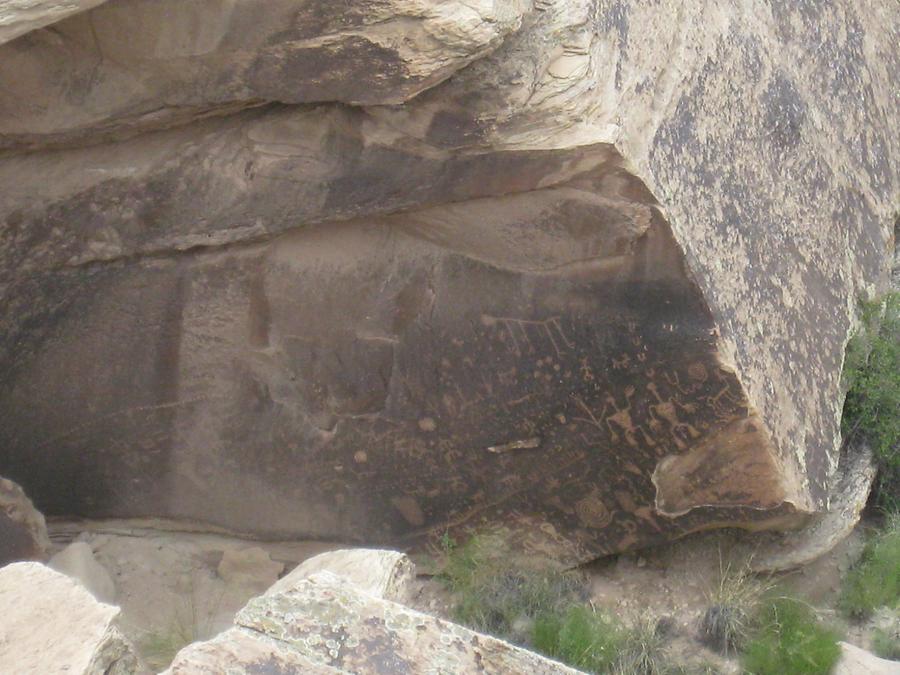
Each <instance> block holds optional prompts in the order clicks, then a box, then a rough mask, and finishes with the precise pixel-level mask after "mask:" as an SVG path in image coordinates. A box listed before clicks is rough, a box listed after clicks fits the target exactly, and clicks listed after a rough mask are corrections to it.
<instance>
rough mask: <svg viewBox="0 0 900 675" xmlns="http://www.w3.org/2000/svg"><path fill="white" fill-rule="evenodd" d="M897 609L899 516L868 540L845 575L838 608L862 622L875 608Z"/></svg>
mask: <svg viewBox="0 0 900 675" xmlns="http://www.w3.org/2000/svg"><path fill="white" fill-rule="evenodd" d="M898 606H900V516H898V515H895V516H894V517H892V518H891V519H890V520H889V521H888V523H887V525H886V527H885V529H884V530H883V531H882V532H881V533H879V534H878V535H877V536H876V537H875V538H874V539H872V540H871V541H870V542H869V543H868V544H867V545H866V548H865V549H864V551H863V555H862V557H861V558H860V561H859V563H857V564H856V565H855V566H854V567H853V568H852V569H851V570H850V572H849V573H848V574H847V577H846V579H845V580H844V585H843V588H842V589H841V598H840V607H841V609H843V610H844V612H846V613H847V614H849V615H850V616H852V617H854V618H857V619H862V618H866V617H868V616H870V615H871V614H872V612H873V611H875V610H876V609H878V608H879V607H888V608H897V607H898Z"/></svg>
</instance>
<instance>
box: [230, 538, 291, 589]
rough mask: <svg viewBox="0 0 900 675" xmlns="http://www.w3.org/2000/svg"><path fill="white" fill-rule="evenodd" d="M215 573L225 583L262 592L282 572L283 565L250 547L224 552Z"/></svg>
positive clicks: (254, 547) (259, 550)
mask: <svg viewBox="0 0 900 675" xmlns="http://www.w3.org/2000/svg"><path fill="white" fill-rule="evenodd" d="M217 571H218V573H219V577H221V578H222V579H223V580H224V581H225V582H226V583H229V584H235V585H238V586H250V587H252V588H259V589H260V590H264V589H266V588H268V587H269V586H271V585H272V584H274V583H275V581H276V580H277V579H278V575H279V574H281V573H282V571H284V563H280V562H275V561H274V560H272V558H270V557H269V554H268V552H267V551H265V550H263V549H261V548H259V547H257V546H251V547H249V548H243V549H228V550H227V551H225V552H224V553H223V554H222V560H220V561H219V566H218V568H217Z"/></svg>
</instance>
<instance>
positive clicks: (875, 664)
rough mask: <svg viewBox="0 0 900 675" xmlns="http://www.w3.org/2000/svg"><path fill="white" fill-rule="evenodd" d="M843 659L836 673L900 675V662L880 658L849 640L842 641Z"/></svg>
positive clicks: (844, 674)
mask: <svg viewBox="0 0 900 675" xmlns="http://www.w3.org/2000/svg"><path fill="white" fill-rule="evenodd" d="M840 645H841V652H842V653H841V660H840V661H838V664H837V666H835V669H834V675H900V663H898V662H897V661H888V660H886V659H880V658H878V657H877V656H875V655H874V654H871V653H869V652H867V651H866V650H865V649H860V648H859V647H856V646H855V645H851V644H849V643H847V642H841V643H840Z"/></svg>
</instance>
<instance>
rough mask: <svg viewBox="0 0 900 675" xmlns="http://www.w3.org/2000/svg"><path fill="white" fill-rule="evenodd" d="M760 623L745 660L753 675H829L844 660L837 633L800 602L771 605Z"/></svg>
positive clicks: (777, 601) (786, 600)
mask: <svg viewBox="0 0 900 675" xmlns="http://www.w3.org/2000/svg"><path fill="white" fill-rule="evenodd" d="M758 621H759V624H758V625H759V628H758V633H757V635H756V637H755V638H754V639H753V640H752V641H750V642H749V643H748V645H747V647H746V649H745V651H744V654H743V659H742V661H743V665H744V669H745V670H746V672H747V673H748V674H750V675H827V674H828V673H829V672H830V671H831V669H832V668H833V667H834V665H835V664H836V663H837V661H838V659H839V658H840V656H841V648H840V646H839V645H838V635H837V633H835V632H834V631H832V630H831V629H829V628H826V627H824V626H823V625H822V624H821V623H820V622H819V621H818V619H817V618H816V615H815V612H814V611H813V610H812V609H811V608H810V607H808V606H807V605H805V604H803V603H802V602H800V601H798V600H794V599H791V598H776V599H774V600H771V601H769V602H768V603H766V605H765V607H764V608H763V610H762V612H761V613H760V616H759V617H758Z"/></svg>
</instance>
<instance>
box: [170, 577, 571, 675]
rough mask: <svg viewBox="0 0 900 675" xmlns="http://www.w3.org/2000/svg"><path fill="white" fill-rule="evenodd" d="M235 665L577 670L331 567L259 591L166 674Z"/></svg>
mask: <svg viewBox="0 0 900 675" xmlns="http://www.w3.org/2000/svg"><path fill="white" fill-rule="evenodd" d="M235 664H239V668H240V670H241V672H256V671H255V670H254V669H258V670H259V672H269V671H271V672H295V671H296V672H309V673H323V674H327V673H360V674H361V675H366V674H368V673H373V674H374V673H386V672H392V673H395V672H400V673H410V674H411V675H415V674H418V673H422V674H423V675H424V674H425V673H474V672H483V673H497V674H498V675H499V674H500V673H535V675H569V674H571V675H575V673H577V672H578V671H575V670H572V669H571V668H568V667H566V666H564V665H562V664H560V663H556V662H554V661H550V660H549V659H545V658H544V657H541V656H538V655H537V654H534V653H532V652H529V651H526V650H524V649H520V648H518V647H514V646H512V645H511V644H509V643H506V642H503V641H502V640H498V639H496V638H493V637H490V636H487V635H482V634H479V633H475V632H473V631H470V630H468V629H466V628H463V627H462V626H457V625H455V624H452V623H449V622H447V621H442V620H440V619H436V618H434V617H431V616H428V615H426V614H421V613H419V612H416V611H414V610H412V609H409V608H408V607H404V606H402V605H400V604H397V603H394V602H390V601H387V600H385V599H383V598H377V597H375V596H372V595H369V594H367V593H364V592H362V591H361V590H359V589H358V588H357V587H356V586H354V585H353V584H352V583H350V582H349V581H347V580H346V579H342V578H340V577H337V576H335V575H333V574H331V573H329V572H318V573H316V574H313V575H312V576H310V577H308V578H306V579H302V580H299V581H297V583H295V584H293V585H292V586H290V587H286V588H284V589H283V590H280V591H278V592H275V593H267V594H266V595H264V596H262V597H259V598H254V599H253V600H251V601H250V602H249V603H247V606H246V607H244V609H243V610H241V611H240V612H239V613H238V615H237V617H236V618H235V628H233V629H231V630H228V631H226V632H224V633H222V634H221V635H219V636H218V637H216V638H215V639H213V640H211V641H209V642H205V643H197V644H193V645H189V646H188V647H186V648H184V649H183V650H181V652H179V654H178V655H177V656H176V657H175V661H174V662H173V663H172V666H171V667H170V669H169V670H168V671H166V673H167V674H168V675H195V674H200V673H218V672H223V670H224V668H226V667H235ZM264 666H265V668H268V669H269V670H268V671H267V670H265V668H264ZM279 668H280V670H279ZM301 668H302V670H299V669H301Z"/></svg>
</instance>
